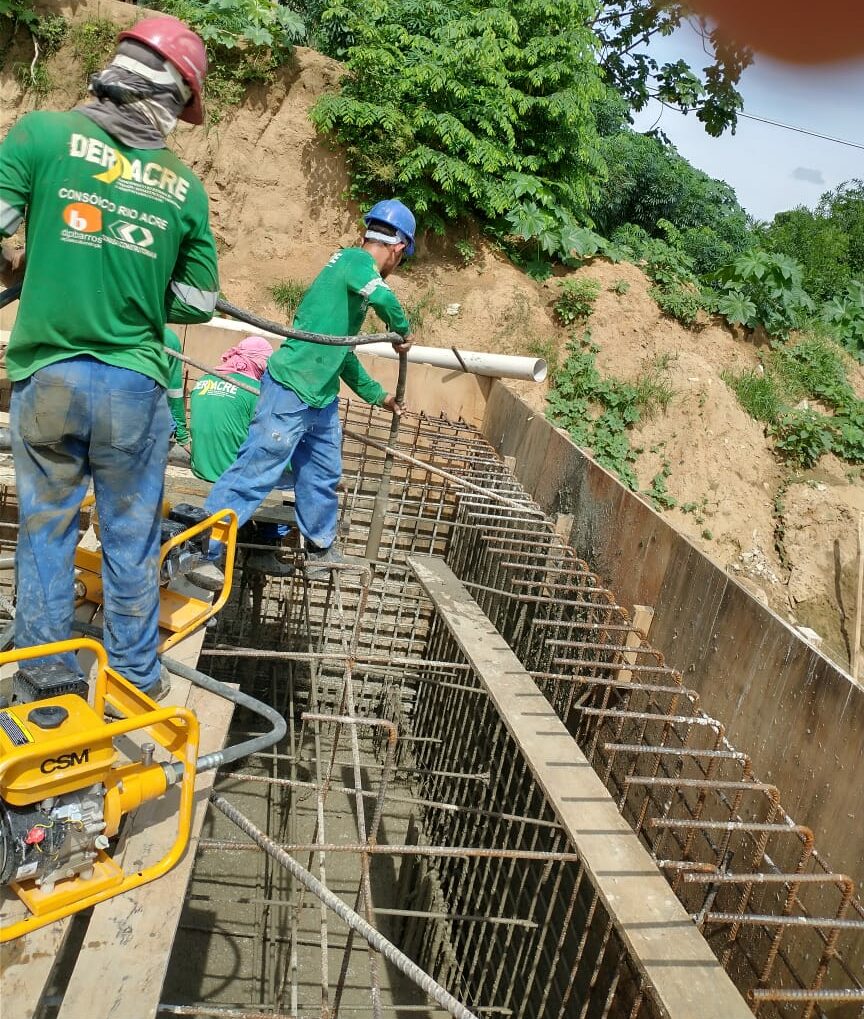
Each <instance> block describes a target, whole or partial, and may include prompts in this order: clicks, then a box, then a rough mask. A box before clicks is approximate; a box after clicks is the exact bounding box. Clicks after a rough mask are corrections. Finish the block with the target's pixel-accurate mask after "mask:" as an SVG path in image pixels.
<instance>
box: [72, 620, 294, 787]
mask: <svg viewBox="0 0 864 1019" xmlns="http://www.w3.org/2000/svg"><path fill="white" fill-rule="evenodd" d="M72 627H73V629H75V630H78V632H79V633H83V634H86V635H87V636H89V637H99V638H101V637H102V635H103V631H102V627H101V626H93V625H92V624H91V623H82V622H80V621H78V620H75V621H73V623H72ZM103 654H104V652H103ZM162 662H163V664H164V665H165V667H166V668H167V669H168V671H169V672H173V673H174V675H175V676H179V677H180V678H181V679H185V680H187V681H188V682H189V683H194V685H195V686H200V687H201V688H202V689H204V690H207V691H209V692H210V693H214V694H216V696H217V697H224V698H225V699H226V700H229V701H233V702H234V703H235V704H237V705H239V706H240V707H242V708H248V709H249V710H250V711H254V712H255V714H256V715H260V716H261V717H262V718H263V719H265V720H266V721H267V722H269V723H270V726H271V729H270V731H269V732H265V733H262V734H261V735H260V736H253V737H252V739H247V740H243V741H242V742H241V743H235V744H233V745H232V746H230V747H226V748H225V749H224V750H217V751H216V752H215V753H212V754H204V755H203V756H202V757H199V758H198V761H197V764H196V766H195V767H196V770H197V771H212V770H213V769H215V768H221V767H222V765H223V764H232V763H233V762H234V761H239V760H240V759H241V758H243V757H248V756H249V755H250V754H257V753H259V752H260V751H262V750H267V749H268V748H269V747H272V746H274V744H276V743H278V742H279V740H281V739H283V738H284V736H285V733H286V732H287V731H288V723H287V722H286V721H285V719H284V718H283V717H282V716H281V715H280V714H279V712H278V711H277V710H276V709H275V708H271V707H270V705H269V704H265V703H264V702H263V701H259V700H258V699H257V698H255V697H250V696H249V694H245V693H243V692H242V690H232V688H231V687H230V686H228V685H227V684H225V683H220V682H219V680H218V679H214V678H213V677H212V676H208V675H206V674H205V673H203V672H199V671H198V670H197V669H193V668H192V667H191V666H190V665H184V663H183V662H178V661H175V660H174V659H173V658H168V657H167V656H165V655H163V656H162ZM164 768H165V771H166V774H168V776H169V779H168V780H169V784H171V783H172V782H177V781H179V780H180V779H181V778H182V776H183V765H182V764H179V763H175V764H166V765H164Z"/></svg>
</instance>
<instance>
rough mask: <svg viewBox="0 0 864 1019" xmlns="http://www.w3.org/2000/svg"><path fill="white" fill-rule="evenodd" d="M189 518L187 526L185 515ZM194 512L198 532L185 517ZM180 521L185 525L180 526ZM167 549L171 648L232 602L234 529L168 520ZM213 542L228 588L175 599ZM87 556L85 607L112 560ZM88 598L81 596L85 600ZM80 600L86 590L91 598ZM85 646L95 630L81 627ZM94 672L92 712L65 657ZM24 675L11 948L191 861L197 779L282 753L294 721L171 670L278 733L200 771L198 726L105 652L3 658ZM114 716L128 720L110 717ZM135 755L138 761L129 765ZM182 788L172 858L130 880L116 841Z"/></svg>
mask: <svg viewBox="0 0 864 1019" xmlns="http://www.w3.org/2000/svg"><path fill="white" fill-rule="evenodd" d="M178 509H179V510H180V513H179V514H178V512H177V510H178ZM190 509H191V510H193V511H195V513H194V514H193V519H191V520H190V518H189V516H190V515H189V513H188V512H187V510H190ZM178 517H179V519H178ZM166 522H167V524H168V532H169V533H168V536H167V538H166V536H165V530H164V528H163V538H164V539H165V540H164V542H163V545H162V550H161V554H160V585H161V588H160V625H162V624H163V621H165V620H167V622H168V626H167V627H166V628H167V629H169V631H170V633H169V636H168V637H167V638H165V640H164V641H163V642H162V645H161V646H160V651H162V650H164V649H165V648H167V647H170V646H171V645H172V644H174V643H176V641H178V640H180V639H181V638H182V637H183V636H185V635H186V634H187V633H189V632H191V631H192V630H193V629H195V628H196V627H198V626H200V625H202V623H203V622H204V621H205V620H206V619H208V618H209V617H210V616H212V615H213V614H214V613H215V612H216V611H218V610H219V608H221V607H222V605H224V603H225V601H227V598H228V594H229V592H230V586H231V579H232V573H233V561H234V549H235V543H236V535H237V518H236V516H235V515H234V514H233V513H231V512H230V511H224V512H222V513H218V514H215V515H214V516H212V517H207V516H206V515H205V514H204V513H203V511H200V510H196V508H195V507H176V508H175V509H174V510H173V511H171V510H170V509H167V510H166ZM210 533H212V534H213V535H214V536H215V537H216V538H218V539H219V540H222V541H224V542H225V544H226V553H227V554H226V568H225V585H224V587H223V589H222V591H221V592H219V593H218V596H217V597H216V599H215V600H214V601H213V603H212V604H211V603H210V602H209V601H207V602H205V601H203V600H202V599H198V598H195V597H192V596H187V595H185V594H182V593H178V592H177V591H174V590H172V589H171V588H169V587H168V584H169V583H170V582H171V580H173V579H175V578H176V577H177V576H182V575H183V573H184V572H186V571H185V567H186V566H187V565H189V564H194V563H196V562H198V561H200V558H201V555H202V553H203V552H206V544H204V543H205V542H206V541H207V538H208V535H209V534H210ZM84 551H85V550H83V549H80V548H79V549H78V553H76V566H77V572H76V587H78V591H77V593H78V597H79V600H89V601H93V602H96V603H99V602H101V592H102V585H101V553H100V552H98V551H96V552H93V551H89V550H86V551H87V554H86V555H84V556H81V555H80V553H82V552H84ZM79 585H80V586H79ZM82 589H83V590H82ZM78 628H79V629H83V630H84V632H87V633H95V634H98V633H99V632H100V631H99V630H98V628H94V627H90V626H87V625H80V624H79V626H78ZM68 652H72V653H77V652H89V653H90V654H92V655H93V656H94V658H95V678H94V681H93V684H92V700H91V701H90V702H88V695H89V693H90V688H89V684H88V681H87V680H86V679H84V678H82V676H81V674H80V673H79V672H76V671H73V670H72V669H70V668H68V667H67V666H66V665H65V664H63V662H62V661H61V660H58V659H57V658H56V657H54V656H57V655H61V654H66V653H68ZM10 662H11V663H17V665H18V670H17V672H16V673H15V676H14V678H13V681H12V694H11V699H10V701H9V703H8V704H6V705H5V706H2V707H0V888H2V887H8V888H10V889H11V890H12V891H13V892H14V893H15V894H16V895H17V896H18V898H19V899H20V900H21V901H22V902H23V903H24V905H25V906H26V908H27V911H28V914H27V915H23V916H22V915H20V914H21V912H22V911H21V910H20V907H18V915H16V916H15V917H14V918H13V919H12V920H11V922H6V918H4V917H2V916H0V942H5V941H9V940H11V939H13V938H17V937H20V936H22V935H24V934H27V933H29V932H30V931H33V930H36V929H38V928H40V927H43V926H45V925H46V924H49V923H52V922H53V921H55V920H60V919H62V918H63V917H66V916H69V915H70V914H72V913H75V912H78V911H79V910H82V909H87V908H89V907H90V906H94V905H96V904H98V903H99V902H102V901H104V900H105V899H109V898H111V897H113V896H115V895H119V894H120V893H121V892H126V891H129V890H131V889H133V888H136V887H138V886H139V885H143V884H146V883H147V882H149V881H153V880H154V879H155V878H158V877H160V876H161V875H162V874H165V873H166V872H167V871H168V870H170V869H171V867H173V866H174V865H175V864H176V863H177V862H178V861H179V860H180V858H181V857H182V856H183V854H184V852H185V851H186V847H187V843H188V840H189V832H190V825H191V822H192V810H193V803H194V792H195V778H196V775H197V774H198V773H199V772H201V771H206V770H209V769H213V768H218V767H220V766H221V765H222V764H225V763H229V762H232V761H236V760H239V759H240V758H242V757H246V756H248V755H249V754H251V753H257V752H259V751H261V750H264V749H266V748H267V747H270V746H272V745H273V744H275V743H277V742H278V741H279V740H280V739H282V737H283V736H284V735H285V732H286V728H287V726H286V722H285V719H284V718H283V717H282V716H281V715H280V714H279V713H278V712H277V711H275V710H274V709H273V708H271V707H270V706H269V705H267V704H264V703H262V702H261V701H259V700H256V699H255V698H253V697H250V696H249V695H247V694H244V693H243V692H242V691H239V690H236V689H235V688H234V687H231V686H227V685H225V684H224V683H220V682H218V681H217V680H215V679H213V678H212V677H211V676H207V675H206V674H204V673H202V672H199V671H198V670H197V669H193V668H191V667H190V666H188V665H185V664H183V663H180V662H176V661H172V660H170V659H168V658H165V657H163V659H162V662H163V664H164V665H165V666H166V667H167V668H168V669H169V671H171V672H172V673H174V674H175V675H177V676H180V677H181V678H183V679H186V680H188V681H189V682H191V683H194V684H196V685H197V686H200V687H203V688H204V689H206V690H208V691H210V692H211V693H213V694H216V695H218V696H221V697H226V698H228V699H229V700H231V701H233V702H234V703H235V704H239V705H242V706H244V707H246V708H249V709H250V710H252V711H254V712H256V713H257V714H258V715H260V716H262V717H263V718H264V719H265V720H266V721H267V722H269V724H270V729H269V731H267V732H265V733H263V734H262V735H259V736H255V737H253V738H251V739H247V740H244V741H243V742H241V743H238V744H235V745H233V746H229V747H228V748H226V749H225V750H220V751H217V752H215V753H211V754H206V755H204V756H203V757H200V758H199V757H198V719H197V718H196V716H195V714H194V712H192V711H190V710H189V709H188V708H185V707H176V706H175V707H164V706H162V705H159V704H156V702H155V701H153V700H152V699H151V698H150V697H148V696H147V695H146V694H144V693H142V692H141V691H140V690H139V689H138V688H137V687H135V686H133V685H132V684H131V683H129V682H128V681H127V680H126V679H124V678H123V676H121V675H119V674H118V673H117V672H116V671H114V670H113V669H112V668H111V667H110V666H109V665H108V658H107V654H106V652H105V650H104V648H103V647H102V646H101V644H99V643H97V642H96V641H95V640H93V639H90V638H86V637H85V638H80V639H75V640H67V641H62V642H59V643H54V644H45V645H40V646H38V647H31V648H15V649H12V650H10V651H6V652H3V653H2V654H0V666H3V665H6V664H7V663H10ZM106 704H109V705H111V706H112V707H113V708H115V709H116V710H117V711H118V712H119V713H121V714H122V715H123V716H125V717H123V718H121V719H119V720H116V721H112V720H106V719H105V718H104V717H103V716H104V711H105V706H106ZM130 747H131V748H133V749H132V751H131V754H130ZM174 786H177V787H178V793H179V795H178V793H175V794H173V795H175V796H177V800H176V819H177V825H176V831H175V835H174V838H173V841H172V842H171V844H170V845H168V846H165V847H164V852H163V854H162V855H161V856H160V857H159V858H158V859H156V860H154V861H150V862H147V863H146V865H144V866H142V867H141V869H140V870H135V871H132V872H126V871H124V869H123V868H122V867H121V866H120V864H118V863H117V862H116V861H115V860H114V859H113V857H112V854H111V847H112V839H113V838H114V837H115V836H116V835H117V834H118V832H119V831H120V827H121V824H122V821H123V819H124V817H126V816H127V815H128V814H130V813H131V812H132V811H134V810H135V809H136V808H137V807H139V806H140V805H141V804H142V803H144V802H146V801H148V800H152V799H155V798H157V797H160V796H164V795H166V793H168V791H169V790H170V789H172V787H174Z"/></svg>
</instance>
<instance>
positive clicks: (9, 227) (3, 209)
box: [0, 198, 24, 234]
mask: <svg viewBox="0 0 864 1019" xmlns="http://www.w3.org/2000/svg"><path fill="white" fill-rule="evenodd" d="M23 222H24V213H23V212H21V211H20V210H19V209H16V208H15V206H14V205H10V204H9V203H8V202H4V201H3V199H2V198H0V233H4V234H14V233H15V231H16V230H17V229H18V227H19V226H21V224H22V223H23Z"/></svg>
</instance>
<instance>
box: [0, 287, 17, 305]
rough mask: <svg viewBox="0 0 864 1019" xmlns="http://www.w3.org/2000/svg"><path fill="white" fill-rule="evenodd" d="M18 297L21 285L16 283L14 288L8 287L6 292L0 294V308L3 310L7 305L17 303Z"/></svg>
mask: <svg viewBox="0 0 864 1019" xmlns="http://www.w3.org/2000/svg"><path fill="white" fill-rule="evenodd" d="M20 296H21V284H20V283H16V284H15V286H14V287H9V289H8V290H4V291H3V292H2V293H0V308H5V307H6V305H7V304H11V303H12V302H13V301H17V300H18V298H19V297H20Z"/></svg>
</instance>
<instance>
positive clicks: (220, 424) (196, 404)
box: [189, 372, 261, 481]
mask: <svg viewBox="0 0 864 1019" xmlns="http://www.w3.org/2000/svg"><path fill="white" fill-rule="evenodd" d="M232 379H233V380H234V382H243V383H245V384H246V385H248V386H253V387H254V388H255V389H257V390H259V391H260V389H261V386H260V383H258V382H256V381H255V380H254V379H250V378H249V376H248V375H238V374H234V373H233V372H232V373H231V374H230V375H202V376H201V378H200V379H199V380H198V381H197V382H196V383H195V388H194V389H193V390H192V395H191V396H190V398H189V415H190V426H191V430H192V472H193V473H194V474H195V475H196V477H199V478H203V479H204V481H216V479H217V478H220V477H221V476H222V475H223V474H224V473H225V471H227V470H228V468H229V467H230V466H231V464H233V463H234V461H235V460H236V459H237V451H238V450H239V449H240V447H241V446H242V445H243V443H244V442H245V441H246V436H247V435H248V433H249V425H250V424H251V422H252V418H253V416H254V414H255V404H256V403H257V402H258V397H257V396H253V395H252V393H249V392H247V391H246V390H245V389H240V387H239V386H235V385H234V382H232V381H231V380H232Z"/></svg>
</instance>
